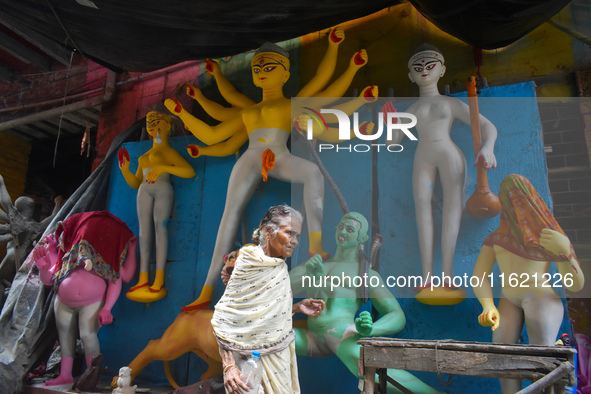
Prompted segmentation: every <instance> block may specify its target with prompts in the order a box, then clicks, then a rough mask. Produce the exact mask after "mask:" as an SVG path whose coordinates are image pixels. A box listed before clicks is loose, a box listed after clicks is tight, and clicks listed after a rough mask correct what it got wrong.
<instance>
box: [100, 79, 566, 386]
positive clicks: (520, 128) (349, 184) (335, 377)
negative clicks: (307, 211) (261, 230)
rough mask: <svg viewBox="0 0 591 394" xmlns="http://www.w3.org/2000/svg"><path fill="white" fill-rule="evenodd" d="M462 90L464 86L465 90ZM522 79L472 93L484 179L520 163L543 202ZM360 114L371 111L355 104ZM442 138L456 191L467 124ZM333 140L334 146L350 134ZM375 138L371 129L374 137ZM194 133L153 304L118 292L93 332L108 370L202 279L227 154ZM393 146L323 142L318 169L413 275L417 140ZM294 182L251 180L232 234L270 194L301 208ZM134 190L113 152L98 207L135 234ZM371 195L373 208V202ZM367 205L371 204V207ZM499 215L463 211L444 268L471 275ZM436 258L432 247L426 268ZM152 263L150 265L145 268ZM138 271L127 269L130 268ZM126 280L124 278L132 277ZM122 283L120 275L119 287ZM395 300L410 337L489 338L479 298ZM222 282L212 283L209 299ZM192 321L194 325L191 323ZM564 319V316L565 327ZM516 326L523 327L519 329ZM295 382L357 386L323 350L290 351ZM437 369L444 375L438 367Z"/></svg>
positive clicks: (541, 163)
mask: <svg viewBox="0 0 591 394" xmlns="http://www.w3.org/2000/svg"><path fill="white" fill-rule="evenodd" d="M464 96H465V94H464ZM534 96H535V88H534V85H533V83H523V84H517V85H509V86H502V87H492V88H489V89H484V90H483V91H482V92H481V95H480V98H479V105H480V110H481V113H482V114H483V115H484V116H486V117H487V118H489V119H490V120H491V121H492V122H493V123H494V124H495V125H496V127H497V129H498V131H499V136H498V139H497V144H496V150H495V153H496V155H497V160H498V168H497V170H495V171H490V172H489V174H488V176H489V184H490V187H491V189H492V191H493V192H495V193H497V192H498V187H499V184H500V182H501V180H502V179H503V178H504V177H505V176H506V175H508V174H511V173H520V174H522V175H524V176H526V177H527V178H529V179H530V180H531V181H532V183H533V185H534V186H535V187H536V189H537V190H538V191H539V192H540V194H541V196H542V198H544V200H545V201H546V202H547V203H548V205H549V206H551V200H550V193H549V189H548V183H547V169H546V162H545V156H544V147H543V142H542V128H541V124H540V120H539V115H538V109H537V104H536V100H535V97H534ZM411 100H412V99H402V100H401V99H398V100H397V101H399V102H398V103H397V107H398V109H399V111H402V110H404V108H405V106H407V105H409V102H411ZM364 111H366V112H365V114H366V116H369V112H367V111H370V110H368V109H365V110H364ZM452 138H453V139H454V141H455V142H456V144H457V145H458V146H459V147H460V149H461V150H462V151H463V152H464V154H465V156H466V158H467V162H468V171H467V182H466V190H465V199H464V200H466V199H467V198H468V197H469V196H470V195H471V193H472V192H473V190H474V188H475V184H476V171H475V168H474V167H473V166H472V164H473V162H474V159H473V158H474V152H473V148H472V139H471V131H470V126H469V125H465V124H457V125H455V126H454V129H453V130H452ZM360 142H361V141H353V142H344V143H341V145H342V146H348V145H349V144H355V143H360ZM379 142H380V143H383V141H382V140H380V141H379ZM189 143H195V138H194V137H192V136H191V137H178V138H174V139H172V141H171V145H172V146H173V147H174V148H175V149H177V150H178V151H179V152H181V153H182V154H183V155H184V156H185V158H186V159H187V160H188V161H189V162H190V163H191V164H192V165H193V167H194V168H195V171H196V173H197V176H196V177H195V178H193V179H181V178H176V177H173V182H174V189H175V208H174V211H173V217H172V218H171V220H170V223H169V228H170V233H169V234H170V235H169V236H170V240H171V242H170V250H169V256H168V260H169V262H168V264H167V268H166V287H167V288H168V295H167V297H166V298H164V299H163V300H161V301H158V302H155V303H152V304H139V303H135V302H132V301H129V300H128V299H127V298H126V297H125V296H124V295H123V293H122V296H121V298H120V299H119V301H118V302H117V304H116V305H115V308H114V309H113V315H114V316H115V322H114V323H113V324H112V325H110V326H106V327H103V328H102V329H101V330H100V332H99V337H100V340H101V346H102V351H103V353H104V354H105V361H106V364H107V365H108V366H109V368H110V369H111V371H117V370H118V368H119V367H121V366H123V365H127V364H128V363H129V362H130V361H131V360H132V359H133V358H134V357H135V356H136V355H137V354H138V353H139V352H140V351H141V350H142V349H143V348H144V347H145V346H146V344H147V343H148V341H149V340H151V339H157V338H159V337H160V336H161V335H162V333H163V332H164V330H165V329H166V328H167V327H168V326H169V325H170V323H172V321H173V320H174V318H175V316H176V315H177V314H178V313H179V312H180V308H181V307H182V306H183V305H185V304H187V303H189V302H191V301H193V300H194V299H195V298H196V297H197V295H198V293H199V292H200V290H201V287H202V285H203V282H204V280H205V276H206V274H207V270H208V268H209V261H210V258H211V254H212V251H213V245H214V243H215V237H216V234H217V227H218V224H219V220H220V218H221V215H222V211H223V206H224V201H225V194H226V185H227V181H228V178H229V175H230V171H231V169H232V166H233V165H234V163H235V161H236V157H233V156H232V157H226V158H198V159H192V158H190V157H189V156H188V155H187V154H186V151H185V146H186V145H187V144H189ZM402 144H403V146H404V150H403V151H402V152H400V153H388V152H386V151H381V152H380V153H377V154H375V155H372V153H349V152H345V151H342V150H341V151H340V152H338V153H337V152H335V151H329V152H322V153H321V159H322V161H323V163H324V164H325V166H326V168H327V170H328V171H329V173H330V174H331V175H332V176H333V178H334V180H335V181H336V183H337V185H338V186H339V188H340V189H341V191H342V193H343V195H344V197H345V199H346V200H347V203H348V205H349V208H350V209H351V210H354V211H359V212H361V213H363V214H364V215H366V217H367V218H368V219H369V218H371V219H372V221H373V223H374V228H376V229H378V230H379V232H380V233H381V234H382V236H383V237H384V245H383V247H382V248H381V252H380V272H381V274H382V276H383V277H384V278H386V277H387V276H388V275H396V276H399V275H404V276H410V275H420V274H421V268H420V258H419V247H418V239H417V231H416V225H415V213H414V203H413V198H412V163H413V157H414V151H415V149H416V142H413V141H410V140H408V139H406V140H404V141H403V143H402ZM150 146H151V141H144V142H138V143H127V144H125V147H126V148H127V149H128V151H129V153H130V155H131V163H132V165H131V170H132V171H134V170H135V168H136V167H135V166H136V165H137V158H138V157H139V155H141V154H142V153H144V152H145V151H146V150H148V149H149V148H150ZM292 151H293V152H294V153H295V154H297V155H300V156H302V157H309V151H308V149H307V147H306V146H305V145H304V143H303V140H302V138H301V137H300V136H299V135H298V136H295V135H294V136H293V137H292ZM325 190H326V192H325V214H324V239H323V246H324V249H325V250H326V251H328V252H334V228H335V226H336V224H337V223H338V221H339V219H340V218H341V216H342V212H341V209H340V207H339V205H338V202H337V200H336V198H335V196H334V194H333V193H332V191H331V190H330V188H329V187H328V185H327V186H326V189H325ZM301 195H302V188H301V186H298V185H294V186H293V187H290V185H289V184H286V183H282V182H279V181H276V180H270V181H269V182H268V183H266V184H262V185H261V186H260V187H259V189H258V190H257V192H256V194H255V197H254V198H253V199H252V201H251V203H250V205H249V206H248V208H247V210H246V212H245V215H244V223H245V231H244V234H245V237H244V236H243V232H242V231H239V234H238V236H237V242H240V243H242V242H249V241H250V234H251V232H252V230H253V229H254V228H255V227H256V226H257V225H258V221H259V219H260V217H261V216H262V214H263V213H264V211H265V210H266V209H267V208H268V207H269V206H270V205H274V204H278V203H283V202H286V203H290V204H292V205H293V206H294V207H295V208H297V209H300V210H302V209H303V206H302V202H301V201H302V199H301ZM135 196H136V190H134V189H132V188H131V187H129V186H128V185H127V184H126V183H125V181H124V179H123V177H122V176H121V173H120V171H119V169H118V165H117V164H116V163H114V165H113V171H112V177H111V188H110V192H109V204H108V210H109V211H111V212H112V213H113V214H115V215H117V216H118V217H120V218H121V219H122V220H124V221H125V222H126V223H127V224H128V225H129V227H130V228H131V229H132V230H133V231H134V233H135V234H138V223H137V216H136V205H135ZM376 199H377V205H375V204H374V206H373V207H372V201H374V202H375V200H376ZM440 210H441V208H440V206H438V205H437V204H436V205H435V212H436V213H435V215H436V229H437V231H439V229H440V227H441V224H440ZM372 212H373V213H372ZM498 220H499V219H498V217H497V218H494V219H490V220H484V221H483V220H477V219H473V218H471V217H470V216H469V215H468V214H467V213H466V214H465V215H464V217H463V219H462V225H461V229H460V235H459V240H458V245H457V249H456V257H455V261H454V274H455V275H463V274H464V273H468V274H471V273H472V269H473V266H474V262H475V260H476V257H477V255H478V252H479V251H480V246H481V243H482V241H483V240H484V238H485V237H486V235H488V234H489V233H490V232H492V231H494V230H495V229H496V228H497V226H498ZM437 231H436V238H435V239H436V243H435V245H436V251H438V248H439V241H438V240H439V239H440V234H439V233H438V232H437ZM302 233H303V234H302V239H301V242H300V247H299V249H298V250H297V251H296V253H295V255H294V257H293V259H292V260H293V262H292V264H294V262H297V263H302V262H304V261H305V260H306V258H307V250H308V239H307V231H306V225H305V224H304V229H303V231H302ZM437 264H439V258H438V256H437V255H436V268H435V269H436V272H437V271H438V270H440V267H438V265H437ZM151 270H152V271H153V267H152V269H151ZM136 277H137V275H136ZM134 283H135V282H132V284H134ZM130 286H131V284H128V285H126V286H124V289H123V292H126V291H127V289H128V288H129V287H130ZM391 290H392V292H393V294H394V295H395V296H396V297H397V298H398V299H399V301H400V304H401V305H402V308H403V309H404V311H405V313H406V318H407V325H406V327H405V328H404V329H403V330H402V331H401V332H400V333H399V335H397V337H401V338H416V339H456V340H466V341H482V342H489V341H491V332H490V329H489V328H483V327H481V326H480V325H478V323H477V319H476V318H477V316H478V315H479V314H480V312H481V308H480V304H479V303H478V301H477V300H476V299H474V298H471V297H473V293H472V292H471V290H468V292H469V298H468V299H466V300H465V301H464V302H462V303H460V304H458V305H454V306H427V305H423V304H420V303H418V302H417V301H416V300H415V299H414V292H413V291H412V289H408V288H407V289H398V288H395V289H391ZM222 292H223V285H222V284H221V281H220V282H219V283H218V286H217V288H216V293H215V296H214V299H217V298H219V296H221V294H222ZM195 329H199V328H198V327H196V328H195ZM567 330H568V328H567V327H566V326H565V327H564V331H567ZM524 337H526V334H525V333H524ZM298 365H299V370H300V382H301V385H302V391H303V392H305V393H320V392H322V393H339V394H341V393H356V392H358V391H357V379H356V378H355V377H354V376H353V375H352V374H350V373H349V371H348V370H347V369H346V368H345V367H344V365H343V364H342V363H340V361H339V360H338V359H337V358H336V357H335V356H331V357H329V358H325V359H312V358H307V357H299V358H298ZM172 367H173V372H174V375H175V378H176V380H177V382H178V383H180V384H181V385H184V384H191V383H194V382H196V381H198V380H199V376H200V374H201V373H202V372H203V371H204V370H205V364H204V363H203V362H202V361H201V360H200V359H199V358H197V357H196V356H194V355H186V356H184V357H181V358H180V359H178V360H176V361H174V362H173V364H172ZM416 375H417V376H419V377H420V378H422V379H423V380H424V381H425V382H427V383H428V384H430V385H432V386H434V387H436V388H438V389H440V390H449V391H451V392H455V393H469V392H486V393H497V392H498V393H500V389H499V387H498V382H497V380H496V379H485V378H470V377H464V376H459V375H458V376H454V378H453V379H452V381H451V384H450V386H448V387H447V388H446V387H444V386H443V385H442V384H441V383H440V382H439V380H438V378H437V376H436V375H435V374H428V373H416ZM444 378H446V377H444ZM138 379H145V380H150V381H153V382H157V383H162V384H166V382H167V381H166V377H165V375H164V370H163V363H162V362H154V363H152V364H151V365H149V366H148V367H147V368H146V369H145V370H144V371H143V372H142V373H141V374H140V376H139V377H138Z"/></svg>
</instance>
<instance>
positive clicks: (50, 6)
mask: <svg viewBox="0 0 591 394" xmlns="http://www.w3.org/2000/svg"><path fill="white" fill-rule="evenodd" d="M45 1H46V3H47V5H48V6H49V8H50V9H51V12H52V13H53V16H55V19H56V20H57V22H58V23H59V25H60V27H61V28H62V30H63V31H64V33H65V34H66V37H67V38H68V40H69V41H70V42H71V43H72V46H73V47H74V48H75V50H76V51H78V53H79V54H80V56H82V59H84V61H85V62H86V66H87V70H88V59H87V58H86V56H85V55H84V53H83V52H82V51H81V50H80V48H79V47H78V44H76V41H74V39H73V38H72V36H71V35H70V33H69V32H68V30H67V29H66V27H65V26H64V24H63V23H62V20H61V19H60V17H59V16H58V15H57V12H55V9H54V8H53V6H52V5H51V3H50V1H49V0H45ZM71 66H72V59H70V65H69V67H71ZM91 71H92V72H93V73H95V74H96V76H97V79H99V80H101V81H103V82H106V77H104V76H103V77H101V76H100V75H98V73H97V70H96V68H93V69H92V70H91Z"/></svg>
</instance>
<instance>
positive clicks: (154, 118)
mask: <svg viewBox="0 0 591 394" xmlns="http://www.w3.org/2000/svg"><path fill="white" fill-rule="evenodd" d="M146 131H147V132H148V134H150V136H152V138H156V136H157V135H158V133H160V136H161V137H168V134H169V132H170V118H168V117H167V116H163V115H162V114H160V113H158V112H149V113H148V114H147V115H146Z"/></svg>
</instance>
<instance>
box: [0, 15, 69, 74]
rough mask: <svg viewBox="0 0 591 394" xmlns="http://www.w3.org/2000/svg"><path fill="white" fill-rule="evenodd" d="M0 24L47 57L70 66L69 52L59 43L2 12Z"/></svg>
mask: <svg viewBox="0 0 591 394" xmlns="http://www.w3.org/2000/svg"><path fill="white" fill-rule="evenodd" d="M0 23H2V24H3V25H4V26H6V27H7V28H9V29H10V30H12V31H13V32H15V33H16V34H18V35H19V36H21V37H22V38H24V39H25V40H27V41H29V42H30V43H31V44H33V45H35V46H36V47H37V48H39V49H41V50H42V51H43V52H45V53H46V54H47V55H48V56H51V57H52V58H53V59H55V60H57V61H58V62H60V63H61V64H63V65H65V66H67V65H68V64H70V55H71V52H70V50H69V49H67V48H65V47H64V46H62V45H60V44H59V43H57V42H55V41H52V40H50V39H48V38H47V37H45V36H43V35H41V34H39V33H37V32H36V31H35V30H33V29H31V28H29V27H27V26H25V25H23V24H22V23H21V22H18V21H16V20H14V19H12V18H11V17H9V16H8V15H6V14H5V13H3V12H0Z"/></svg>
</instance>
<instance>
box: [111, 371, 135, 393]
mask: <svg viewBox="0 0 591 394" xmlns="http://www.w3.org/2000/svg"><path fill="white" fill-rule="evenodd" d="M116 379H117V387H116V388H115V389H114V390H113V394H135V390H136V389H137V386H136V385H134V386H132V385H131V368H129V367H121V368H119V376H117V377H116Z"/></svg>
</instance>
